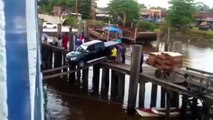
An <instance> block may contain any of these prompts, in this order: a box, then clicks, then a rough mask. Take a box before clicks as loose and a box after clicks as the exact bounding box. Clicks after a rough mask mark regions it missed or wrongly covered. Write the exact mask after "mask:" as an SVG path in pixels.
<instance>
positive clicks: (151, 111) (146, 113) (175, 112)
mask: <svg viewBox="0 0 213 120" xmlns="http://www.w3.org/2000/svg"><path fill="white" fill-rule="evenodd" d="M136 111H137V113H138V114H139V115H140V116H141V117H162V116H166V108H136ZM179 115H180V109H177V108H170V117H178V116H179Z"/></svg>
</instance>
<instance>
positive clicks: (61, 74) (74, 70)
mask: <svg viewBox="0 0 213 120" xmlns="http://www.w3.org/2000/svg"><path fill="white" fill-rule="evenodd" d="M101 62H103V60H100V61H96V62H93V63H91V64H87V65H86V66H85V67H83V68H78V69H73V70H70V71H67V72H62V73H59V74H54V75H48V76H44V77H43V79H44V80H46V79H51V78H54V77H59V76H63V75H66V74H71V73H75V72H77V71H79V70H84V69H86V68H88V67H90V66H92V65H96V64H98V63H101Z"/></svg>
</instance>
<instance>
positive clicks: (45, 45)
mask: <svg viewBox="0 0 213 120" xmlns="http://www.w3.org/2000/svg"><path fill="white" fill-rule="evenodd" d="M41 45H42V46H44V47H46V48H50V49H52V50H54V51H58V52H62V53H68V51H67V50H65V49H64V48H62V47H57V46H53V45H50V44H47V43H42V44H41Z"/></svg>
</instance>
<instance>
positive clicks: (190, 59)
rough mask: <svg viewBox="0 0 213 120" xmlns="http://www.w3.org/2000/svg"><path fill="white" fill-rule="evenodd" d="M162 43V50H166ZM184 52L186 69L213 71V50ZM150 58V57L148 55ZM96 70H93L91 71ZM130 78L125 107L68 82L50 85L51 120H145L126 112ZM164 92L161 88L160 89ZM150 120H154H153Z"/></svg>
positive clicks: (185, 49)
mask: <svg viewBox="0 0 213 120" xmlns="http://www.w3.org/2000/svg"><path fill="white" fill-rule="evenodd" d="M163 47H164V44H160V47H159V48H163ZM179 49H181V52H182V54H183V56H184V66H190V67H193V68H197V69H200V70H205V71H209V72H213V69H212V66H213V49H212V48H208V46H206V47H202V48H199V47H196V46H193V45H188V44H182V45H181V48H179ZM143 50H144V51H145V52H150V51H154V49H152V47H144V48H143ZM145 56H147V55H145ZM90 71H92V68H90ZM91 78H92V74H90V76H89V83H88V85H89V89H91V88H92V80H91ZM128 78H129V76H126V81H125V96H124V101H123V105H122V104H120V103H117V102H111V101H109V100H108V99H107V98H105V99H101V98H100V96H93V95H92V94H90V93H87V92H84V91H82V90H81V89H80V87H79V85H78V84H75V85H71V84H69V83H68V82H67V81H66V78H65V79H53V80H50V81H49V82H48V83H46V84H45V85H46V88H47V99H48V102H47V106H48V109H49V111H50V115H51V120H141V118H140V117H139V116H137V115H136V116H128V115H127V114H126V112H125V107H126V103H127V96H128V95H127V91H128V84H129V80H128ZM158 88H159V89H160V87H158ZM150 92H151V84H150V83H147V84H146V93H145V98H146V99H145V107H149V104H150ZM157 98H158V100H157V106H159V104H160V103H159V102H160V101H159V98H160V93H158V95H157ZM149 120H150V119H149Z"/></svg>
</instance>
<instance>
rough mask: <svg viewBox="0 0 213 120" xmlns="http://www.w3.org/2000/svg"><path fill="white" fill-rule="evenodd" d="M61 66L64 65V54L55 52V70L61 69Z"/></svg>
mask: <svg viewBox="0 0 213 120" xmlns="http://www.w3.org/2000/svg"><path fill="white" fill-rule="evenodd" d="M61 65H62V53H61V52H59V51H54V68H57V67H61ZM59 71H60V70H59Z"/></svg>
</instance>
